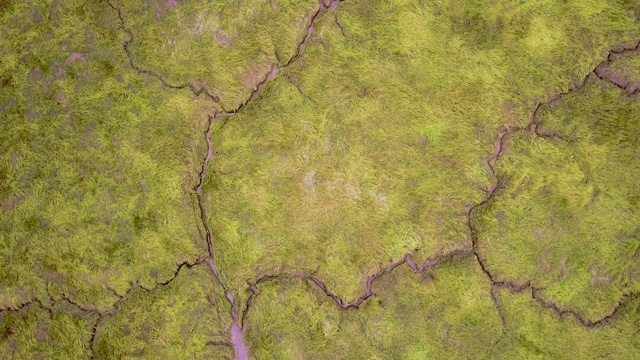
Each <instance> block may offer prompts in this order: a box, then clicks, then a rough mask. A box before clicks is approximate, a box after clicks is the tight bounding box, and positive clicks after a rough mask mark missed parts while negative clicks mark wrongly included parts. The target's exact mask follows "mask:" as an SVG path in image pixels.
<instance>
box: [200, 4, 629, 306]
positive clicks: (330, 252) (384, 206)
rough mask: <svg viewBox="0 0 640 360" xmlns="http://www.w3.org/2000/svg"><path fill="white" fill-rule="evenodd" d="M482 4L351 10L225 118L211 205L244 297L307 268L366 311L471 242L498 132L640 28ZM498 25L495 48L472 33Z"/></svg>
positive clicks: (619, 15)
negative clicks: (407, 276)
mask: <svg viewBox="0 0 640 360" xmlns="http://www.w3.org/2000/svg"><path fill="white" fill-rule="evenodd" d="M478 5H479V4H478V3H475V2H469V3H464V4H462V5H460V4H457V3H456V4H453V3H451V4H438V5H437V6H436V5H435V4H431V5H427V4H424V5H422V6H421V5H420V4H417V3H414V2H410V1H399V2H393V3H390V2H383V1H378V2H370V1H367V2H358V1H349V2H344V3H341V4H340V7H339V8H338V10H336V11H335V12H327V13H325V14H323V15H322V18H321V19H320V20H319V21H318V23H317V24H316V26H315V31H316V32H315V34H316V35H314V37H312V38H311V40H310V43H309V45H308V47H307V49H306V51H305V53H304V55H303V56H302V57H301V58H300V59H299V61H298V62H296V63H294V65H293V66H292V67H291V68H290V69H288V70H286V71H284V72H283V73H281V74H280V77H278V78H277V79H276V80H274V81H273V82H271V83H269V84H268V85H267V87H266V88H265V91H264V92H263V93H261V94H260V96H259V97H258V98H257V99H256V101H254V102H252V103H251V104H250V105H249V106H247V107H245V108H243V109H242V111H241V112H239V113H238V114H236V115H235V116H233V117H231V118H229V119H223V118H221V119H219V120H217V124H216V125H215V128H214V130H213V132H212V141H213V148H214V150H215V154H214V158H213V160H212V161H211V164H210V166H209V171H208V172H207V174H206V175H207V180H206V182H205V184H204V187H203V191H204V193H205V204H206V207H207V209H209V223H210V225H211V227H212V229H214V233H215V234H214V238H215V240H214V242H215V243H216V248H217V249H218V254H217V258H216V261H217V262H218V264H219V266H220V267H221V269H222V273H223V277H225V279H227V280H228V282H229V284H230V286H231V288H232V289H243V288H246V286H247V283H250V282H251V281H254V280H255V279H256V278H257V277H258V276H259V275H261V274H273V273H279V272H283V271H284V272H286V271H292V270H293V269H297V270H305V271H309V272H312V273H314V274H316V275H317V276H318V277H319V278H321V279H323V280H325V281H326V282H327V283H328V285H330V286H331V287H332V288H334V289H335V291H336V292H337V293H338V294H341V295H344V296H346V297H347V298H354V297H355V296H356V295H357V294H358V293H359V292H360V291H361V289H362V287H363V282H364V275H365V274H372V273H374V272H377V270H378V269H379V268H380V267H381V266H383V265H384V264H387V263H389V262H391V261H392V259H393V260H395V259H399V258H400V257H401V256H402V255H403V254H404V253H407V252H417V253H418V254H419V255H420V256H421V257H422V258H424V257H425V256H426V255H433V254H436V253H440V252H443V251H446V250H449V249H451V248H456V247H460V246H462V245H463V244H468V243H469V242H470V236H469V232H468V228H467V220H466V215H465V214H466V208H467V207H468V206H469V205H471V204H473V203H477V202H479V201H480V200H481V199H482V198H483V197H484V192H483V191H482V188H486V187H487V186H488V184H489V183H490V181H491V179H490V178H489V174H488V173H487V171H486V170H485V168H484V166H483V160H484V159H485V158H486V157H487V156H488V154H490V153H491V152H493V149H494V146H495V138H496V135H497V133H498V132H499V131H500V130H501V129H503V128H504V127H505V126H507V125H515V124H520V125H524V124H526V123H527V122H528V121H529V117H530V112H531V111H532V110H533V104H534V103H535V102H536V101H537V100H542V99H544V98H546V97H547V96H550V95H551V94H552V93H557V92H560V91H564V90H566V89H567V88H568V87H570V86H571V82H572V81H573V79H577V78H579V77H582V76H583V75H584V74H585V73H586V72H588V71H589V70H590V69H591V68H592V67H594V66H595V64H597V63H599V62H600V61H601V60H602V59H603V58H604V57H605V56H606V52H607V51H608V49H609V48H611V47H613V46H614V44H617V43H620V42H623V43H624V42H631V41H630V40H629V38H630V37H631V36H635V35H636V34H637V33H638V29H639V28H638V24H637V23H634V22H633V20H634V19H632V18H629V17H626V12H625V11H626V8H625V7H624V6H622V5H620V4H616V3H611V4H608V5H601V8H600V10H599V11H600V12H598V13H597V14H596V13H593V12H591V10H593V9H591V10H589V9H587V8H586V7H585V6H584V4H583V3H570V4H564V5H561V4H556V3H555V2H553V3H552V2H539V3H535V4H534V3H531V4H527V5H521V6H518V5H516V4H515V3H502V2H496V3H493V4H492V5H486V6H478ZM561 14H563V15H561ZM497 18H500V19H501V20H500V22H499V29H498V30H499V31H498V30H496V31H498V33H497V34H499V35H495V36H494V37H490V38H491V41H489V40H487V39H485V40H482V41H480V40H477V41H476V40H474V38H469V36H470V35H469V33H465V32H462V31H461V28H462V26H461V24H462V25H463V24H465V23H466V24H474V23H483V22H489V23H491V24H493V22H491V21H493V20H491V21H490V19H497ZM372 19H375V21H374V20H372ZM580 19H582V20H580ZM496 21H497V20H496ZM585 22H586V23H589V24H592V25H594V26H593V27H589V28H588V29H582V30H581V32H580V33H577V32H576V31H575V27H576V26H577V27H580V26H581V25H580V24H582V23H585ZM595 24H599V25H598V26H595ZM534 25H535V26H534ZM469 26H470V25H469ZM496 26H497V25H496ZM614 28H615V29H618V30H616V31H614V30H613V29H614ZM472 30H473V31H474V32H473V34H478V31H476V30H477V29H475V30H474V29H469V30H468V31H472ZM487 31H488V30H487ZM548 33H551V34H555V35H553V36H551V35H549V34H548ZM585 33H588V34H589V36H588V38H585V37H583V36H582V35H584V34H585ZM487 36H488V35H487ZM549 38H552V39H556V40H557V41H554V42H550V43H547V42H545V41H546V40H545V39H547V40H548V39H549ZM593 39H598V41H597V42H595V41H593ZM543 40H544V41H543ZM477 42H479V43H478V44H477ZM543 50H544V51H543ZM241 295H243V294H242V293H241Z"/></svg>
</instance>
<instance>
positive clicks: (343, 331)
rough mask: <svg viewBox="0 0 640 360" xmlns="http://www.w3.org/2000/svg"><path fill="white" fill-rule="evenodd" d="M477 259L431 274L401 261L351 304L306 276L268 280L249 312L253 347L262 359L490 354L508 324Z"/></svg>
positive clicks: (443, 268) (456, 357)
mask: <svg viewBox="0 0 640 360" xmlns="http://www.w3.org/2000/svg"><path fill="white" fill-rule="evenodd" d="M475 265H476V264H475V260H474V259H473V258H471V257H469V258H467V259H465V260H463V261H460V262H455V263H446V264H442V266H441V267H439V268H437V269H436V270H434V271H432V272H430V273H428V274H426V275H425V276H422V275H417V274H415V273H413V272H411V271H410V270H409V268H408V267H407V266H401V267H400V268H398V269H396V271H394V272H393V273H392V274H389V275H385V276H384V277H382V278H380V279H379V281H378V282H376V283H374V289H373V290H374V293H375V294H376V295H375V296H374V297H373V298H371V299H370V300H369V301H368V302H365V303H364V304H363V305H362V307H361V308H360V309H358V310H355V309H351V310H348V311H341V310H340V308H339V307H338V306H336V304H335V303H334V302H333V301H332V300H331V299H329V298H328V297H326V296H324V293H322V292H319V291H318V290H317V288H316V287H315V286H313V285H312V284H309V283H306V282H303V281H302V280H282V281H281V282H280V283H279V284H277V285H276V284H273V283H271V284H268V285H264V286H263V287H261V288H260V295H259V297H257V298H256V299H257V301H256V302H255V303H254V308H253V309H252V310H251V313H250V315H249V317H248V319H247V320H248V321H249V324H250V325H249V327H250V328H249V331H248V333H247V341H248V343H249V345H250V346H251V353H252V354H253V355H254V356H255V358H256V359H387V358H392V359H425V358H429V359H431V358H434V359H445V358H446V359H466V358H469V357H473V358H482V357H483V356H484V355H485V354H486V353H487V352H488V351H489V349H490V348H491V345H492V344H493V343H495V342H496V341H498V339H499V338H500V335H501V331H502V330H501V322H500V317H499V316H498V314H497V312H496V309H495V306H494V304H493V303H492V301H491V295H490V294H489V292H488V291H487V287H488V286H489V281H488V280H487V278H486V277H485V276H484V274H482V272H481V271H480V269H479V268H478V267H477V266H475ZM348 300H351V299H348Z"/></svg>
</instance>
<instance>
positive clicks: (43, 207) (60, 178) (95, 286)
mask: <svg viewBox="0 0 640 360" xmlns="http://www.w3.org/2000/svg"><path fill="white" fill-rule="evenodd" d="M2 17H3V19H2V21H3V23H4V24H7V26H6V27H5V28H4V29H5V31H6V32H7V33H8V34H7V36H3V37H2V42H1V45H0V46H1V47H2V52H1V53H2V55H1V56H2V61H0V62H1V63H2V64H3V67H4V68H3V69H2V72H1V76H2V79H3V80H2V81H3V84H4V86H3V87H2V89H1V90H0V91H1V94H2V95H1V97H2V99H3V100H2V108H3V120H2V122H1V123H0V127H1V130H0V143H1V144H2V146H1V147H0V159H1V160H0V161H1V162H0V164H1V165H0V178H1V179H2V181H1V185H0V204H1V205H2V211H1V212H0V262H1V263H2V264H3V265H2V274H1V275H0V288H1V289H2V291H1V295H0V304H1V305H2V306H7V305H16V304H18V303H20V302H23V301H26V300H28V299H29V298H30V297H33V296H36V297H38V298H40V299H42V300H43V301H47V295H46V293H45V291H44V284H45V283H50V284H51V291H52V293H54V294H56V295H59V294H66V295H68V296H70V297H72V298H73V299H74V300H75V301H77V302H79V303H81V304H93V305H97V306H99V307H100V308H102V309H105V308H109V307H110V306H111V304H112V303H113V301H115V298H114V297H113V296H112V295H111V294H110V293H109V292H107V291H106V288H105V287H106V286H108V287H111V288H113V289H115V290H116V291H118V292H120V293H123V292H124V291H126V290H127V289H128V288H129V286H130V285H129V283H130V282H132V281H139V282H140V283H142V284H144V285H145V286H148V287H153V286H154V284H155V282H156V281H157V280H158V279H159V280H161V281H162V280H163V279H166V278H168V277H169V276H171V274H172V273H173V271H174V269H175V266H176V264H177V263H180V262H183V261H185V260H187V259H188V260H189V261H194V260H195V258H196V257H197V256H198V255H199V254H202V253H203V250H202V249H201V248H200V247H198V246H197V245H196V244H195V242H194V240H195V239H198V232H197V225H196V224H197V223H196V219H197V218H196V215H195V213H194V211H193V207H192V204H191V202H190V199H189V197H188V196H189V195H188V193H189V191H191V190H190V187H191V186H192V183H193V178H194V176H195V175H197V170H196V169H197V166H198V165H197V163H196V162H195V160H196V158H198V161H199V156H197V157H196V154H197V153H198V151H197V150H198V146H197V145H196V144H197V143H199V142H200V140H201V139H202V135H201V133H202V129H203V127H202V125H203V121H205V120H206V114H204V109H205V107H204V104H203V103H200V102H198V101H194V100H193V99H191V98H189V96H188V95H187V94H179V93H177V92H169V91H165V90H163V89H162V87H161V86H160V84H159V83H156V82H154V81H152V80H151V79H148V78H143V77H141V76H139V75H138V74H137V73H136V72H135V71H133V70H132V69H130V68H129V67H128V64H127V61H126V59H125V57H124V55H123V52H122V48H121V44H122V41H123V38H124V37H123V35H122V34H121V33H120V32H119V31H118V29H117V28H116V27H115V26H114V25H115V22H114V21H115V20H114V17H115V16H114V13H113V12H112V11H108V8H107V7H105V6H103V4H96V3H85V2H80V1H79V2H75V3H74V2H69V1H65V2H49V3H47V4H45V3H38V4H28V3H20V4H15V5H14V6H13V8H12V9H11V11H8V12H4V13H3V14H2Z"/></svg>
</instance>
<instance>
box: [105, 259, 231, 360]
mask: <svg viewBox="0 0 640 360" xmlns="http://www.w3.org/2000/svg"><path fill="white" fill-rule="evenodd" d="M230 323H231V316H230V315H229V305H228V304H227V302H226V299H225V298H224V293H223V292H222V291H221V289H220V287H219V286H218V284H217V283H215V282H214V281H213V279H212V277H211V274H210V273H209V269H208V268H207V267H206V266H204V265H202V266H197V267H194V268H191V269H187V268H183V269H182V270H181V271H180V274H179V275H178V277H176V279H175V280H173V281H172V282H171V283H170V284H168V285H166V286H159V287H157V288H156V289H154V290H152V291H150V292H149V291H147V290H144V289H141V288H137V289H135V290H133V292H132V293H131V294H130V296H129V297H128V298H127V299H126V300H125V301H124V302H122V304H121V306H120V308H119V309H118V312H117V313H116V314H115V315H114V316H112V317H109V318H107V319H106V320H104V322H103V323H101V326H100V330H99V332H98V333H97V338H96V342H95V355H96V358H97V359H134V358H135V359H228V358H230V356H231V355H232V348H231V345H230V343H229V334H228V329H229V324H230Z"/></svg>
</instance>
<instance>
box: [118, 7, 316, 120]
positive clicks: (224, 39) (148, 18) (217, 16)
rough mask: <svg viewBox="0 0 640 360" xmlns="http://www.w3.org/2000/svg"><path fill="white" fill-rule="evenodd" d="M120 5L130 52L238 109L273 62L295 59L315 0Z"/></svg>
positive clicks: (179, 81) (139, 61)
mask: <svg viewBox="0 0 640 360" xmlns="http://www.w3.org/2000/svg"><path fill="white" fill-rule="evenodd" d="M175 3H176V5H177V6H172V4H171V2H170V1H141V0H136V1H117V2H114V3H113V4H114V5H117V6H119V7H120V8H121V9H122V12H123V16H124V18H125V23H126V26H127V27H128V28H129V29H131V30H132V31H133V34H134V41H133V42H132V44H131V45H130V49H131V55H132V56H133V58H134V59H135V61H136V64H137V65H138V66H140V67H141V68H143V69H148V70H152V71H155V72H157V74H158V75H160V76H162V77H163V78H164V79H165V80H166V81H167V82H169V83H170V84H173V85H180V84H184V83H186V82H189V83H192V84H194V85H196V87H198V88H199V87H202V86H204V87H205V88H206V89H207V90H208V91H209V92H210V93H212V94H214V95H217V96H218V97H219V98H220V100H221V104H220V105H222V106H224V107H225V108H227V109H233V108H235V107H236V106H237V105H238V104H239V103H240V102H242V101H244V100H245V99H246V98H247V97H248V96H249V93H250V92H251V91H252V89H253V87H254V86H256V85H257V84H258V83H259V82H261V81H262V80H263V79H264V77H265V76H266V74H267V73H268V72H269V70H270V68H271V65H272V64H280V65H284V64H285V63H286V62H287V61H288V60H289V59H290V58H291V57H293V56H294V54H295V53H296V49H297V44H298V42H300V41H301V40H302V38H303V37H304V35H306V33H307V28H306V26H307V23H308V22H309V21H310V18H311V16H312V15H313V14H314V13H315V12H316V11H317V10H318V4H319V2H318V1H314V0H278V1H267V0H242V1H226V2H223V1H220V2H203V1H196V0H186V1H176V2H175Z"/></svg>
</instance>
